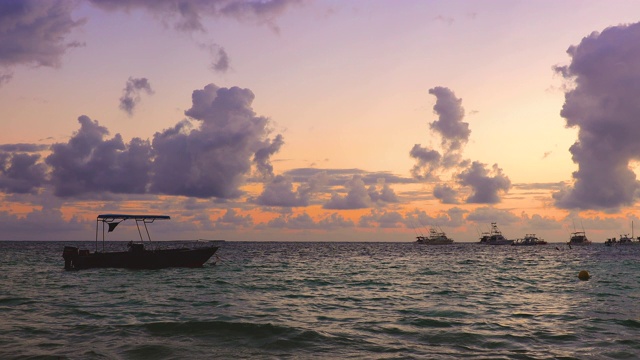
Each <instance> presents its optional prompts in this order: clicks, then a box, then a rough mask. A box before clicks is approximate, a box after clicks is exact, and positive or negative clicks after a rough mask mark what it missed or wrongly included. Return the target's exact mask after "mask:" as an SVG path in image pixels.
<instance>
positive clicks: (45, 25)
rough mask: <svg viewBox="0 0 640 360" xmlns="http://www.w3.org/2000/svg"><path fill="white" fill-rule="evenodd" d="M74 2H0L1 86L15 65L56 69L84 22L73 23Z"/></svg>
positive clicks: (8, 0) (73, 45) (64, 0)
mask: <svg viewBox="0 0 640 360" xmlns="http://www.w3.org/2000/svg"><path fill="white" fill-rule="evenodd" d="M74 6H75V2H74V1H66V0H57V1H38V0H7V1H0V67H3V68H4V69H5V71H4V72H3V73H2V74H0V84H1V83H3V82H6V81H8V80H9V79H10V78H11V76H12V74H11V72H10V71H8V69H9V68H11V67H13V66H16V65H35V66H48V67H58V66H60V63H61V60H60V59H61V57H62V55H64V53H65V52H66V51H67V50H68V49H69V48H72V47H77V46H79V44H78V43H75V42H66V41H65V39H66V37H67V36H68V35H69V33H71V31H72V30H73V29H74V28H76V27H78V26H81V25H83V24H84V23H85V20H84V19H81V20H78V21H75V20H73V19H72V18H71V12H72V10H73V8H74Z"/></svg>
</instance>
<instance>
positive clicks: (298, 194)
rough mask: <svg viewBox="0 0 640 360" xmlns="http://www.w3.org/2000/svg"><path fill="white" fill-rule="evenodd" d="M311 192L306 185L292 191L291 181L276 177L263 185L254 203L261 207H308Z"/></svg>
mask: <svg viewBox="0 0 640 360" xmlns="http://www.w3.org/2000/svg"><path fill="white" fill-rule="evenodd" d="M311 192H312V187H311V186H308V185H306V184H304V185H299V186H298V189H297V190H296V191H293V184H292V183H291V179H290V178H288V177H286V176H282V175H278V176H276V177H275V178H274V179H273V180H272V181H270V182H269V183H267V184H266V185H265V188H264V190H263V191H262V194H260V196H258V198H257V199H256V203H257V204H258V205H263V206H281V207H297V206H308V205H309V196H310V194H311Z"/></svg>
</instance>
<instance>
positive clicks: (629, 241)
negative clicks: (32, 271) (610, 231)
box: [604, 221, 640, 246]
mask: <svg viewBox="0 0 640 360" xmlns="http://www.w3.org/2000/svg"><path fill="white" fill-rule="evenodd" d="M604 244H605V245H606V246H614V245H636V244H640V238H638V239H635V238H634V237H633V221H632V222H631V236H629V234H624V235H620V238H619V239H616V238H614V237H613V238H610V239H607V241H605V242H604Z"/></svg>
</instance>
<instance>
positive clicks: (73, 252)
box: [62, 246, 78, 270]
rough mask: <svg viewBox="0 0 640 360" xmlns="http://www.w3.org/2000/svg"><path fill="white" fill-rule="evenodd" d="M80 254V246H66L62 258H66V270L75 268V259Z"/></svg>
mask: <svg viewBox="0 0 640 360" xmlns="http://www.w3.org/2000/svg"><path fill="white" fill-rule="evenodd" d="M77 256H78V248H77V247H75V246H65V247H64V250H63V251H62V258H64V268H65V269H66V270H72V269H73V259H74V258H75V257H77Z"/></svg>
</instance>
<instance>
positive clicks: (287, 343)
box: [0, 242, 640, 359]
mask: <svg viewBox="0 0 640 360" xmlns="http://www.w3.org/2000/svg"><path fill="white" fill-rule="evenodd" d="M64 244H65V243H64V242H0V270H1V271H0V358H2V359H7V358H9V359H14V358H42V359H46V358H55V359H58V358H68V359H105V358H106V359H187V358H190V359H193V358H202V359H207V358H231V357H234V358H252V359H253V358H342V359H345V358H353V359H372V358H385V359H387V358H388V359H395V358H407V359H411V358H416V359H425V358H438V359H446V358H451V359H454V358H455V359H458V358H482V359H485V358H513V359H539V358H578V359H590V358H594V359H596V358H597V359H601V358H612V359H629V358H638V357H639V356H640V341H638V340H637V339H638V335H640V303H639V301H640V290H639V289H640V286H639V285H640V265H639V264H640V262H639V260H640V246H629V247H611V248H609V247H605V246H603V245H602V244H596V245H593V246H590V247H583V248H578V247H574V248H573V249H569V248H568V247H566V246H565V245H560V244H550V245H547V246H538V247H512V246H481V245H476V244H456V245H451V246H435V247H428V246H420V245H416V244H412V243H333V242H330V243H257V242H253V243H250V242H227V243H224V244H223V245H222V247H221V249H220V250H219V253H218V255H219V257H220V259H219V260H218V261H217V265H215V266H213V265H212V264H210V263H208V264H206V265H205V267H204V268H201V269H165V270H136V271H134V270H122V269H95V270H83V271H64V270H63V260H62V257H61V254H62V247H63V245H64ZM66 244H70V243H68V242H67V243H66ZM117 245H118V246H120V244H117ZM122 247H124V244H122ZM556 247H558V248H559V249H557V248H556ZM583 269H584V270H588V271H589V272H590V273H591V275H592V278H591V280H589V281H580V280H578V278H577V274H578V272H579V271H580V270H583Z"/></svg>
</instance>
